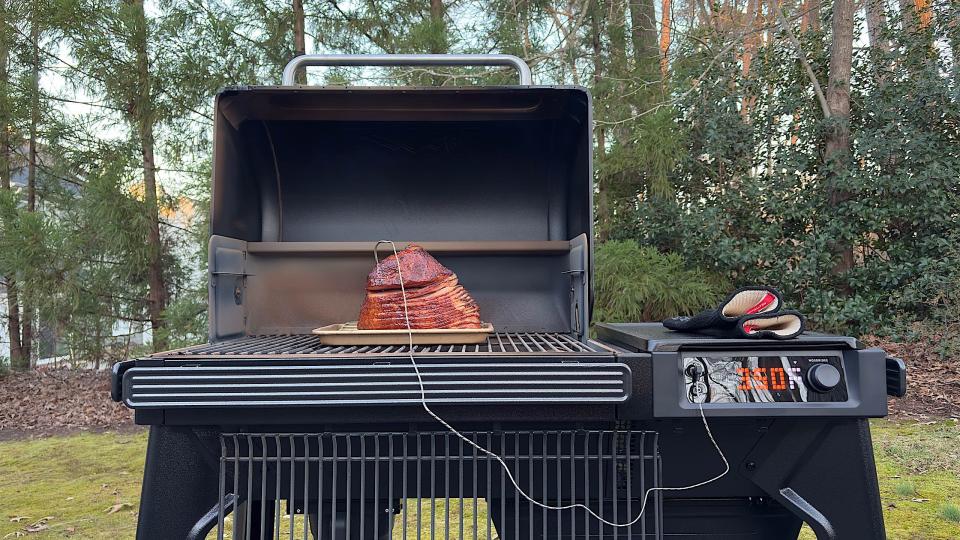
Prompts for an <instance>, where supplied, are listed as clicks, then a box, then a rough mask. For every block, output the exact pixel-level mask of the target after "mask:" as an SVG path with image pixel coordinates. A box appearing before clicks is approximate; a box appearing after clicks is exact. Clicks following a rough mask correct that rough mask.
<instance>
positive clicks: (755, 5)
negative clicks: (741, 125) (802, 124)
mask: <svg viewBox="0 0 960 540" xmlns="http://www.w3.org/2000/svg"><path fill="white" fill-rule="evenodd" d="M762 11H763V0H747V13H746V17H747V20H746V24H745V25H744V29H743V30H744V31H745V32H746V31H750V30H753V29H755V28H756V27H758V26H759V24H757V23H758V20H759V19H760V13H761V12H762ZM761 37H762V36H761V34H760V33H758V32H752V33H750V34H747V35H746V36H744V38H743V57H742V58H741V62H740V75H741V77H742V78H743V80H744V81H746V80H747V79H748V78H749V77H750V66H751V64H752V63H753V55H755V54H756V53H757V47H758V46H759V45H760V39H761ZM754 103H756V96H752V95H749V94H748V93H746V92H744V95H743V99H742V100H741V102H740V116H741V117H742V118H743V121H744V122H749V121H750V110H751V109H752V108H753V105H754Z"/></svg>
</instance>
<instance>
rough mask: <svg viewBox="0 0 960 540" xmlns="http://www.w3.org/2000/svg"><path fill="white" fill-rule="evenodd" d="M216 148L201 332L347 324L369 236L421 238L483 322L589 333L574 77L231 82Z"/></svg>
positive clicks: (583, 184) (587, 124) (579, 96)
mask: <svg viewBox="0 0 960 540" xmlns="http://www.w3.org/2000/svg"><path fill="white" fill-rule="evenodd" d="M214 146H215V159H214V174H213V183H214V185H213V200H212V209H211V232H212V235H213V238H212V240H211V273H212V275H211V282H212V285H216V283H215V282H217V281H222V282H223V283H222V287H221V288H219V289H218V291H219V292H215V291H214V290H213V288H212V289H211V303H210V305H211V338H212V339H214V340H217V339H223V338H225V337H233V336H237V335H244V334H246V335H251V334H258V333H261V334H262V333H286V332H293V333H306V332H309V331H311V330H312V329H314V328H317V327H318V326H323V325H327V324H335V323H343V322H345V321H351V320H355V319H356V318H357V313H358V311H359V306H360V303H361V301H362V295H363V290H362V282H363V279H364V278H365V277H366V274H367V272H369V269H370V267H371V265H372V263H373V261H372V245H373V243H375V242H376V241H377V240H380V239H383V238H389V239H392V240H395V241H398V247H402V246H403V245H405V243H406V242H416V243H418V244H421V245H423V246H424V247H425V248H426V249H427V250H428V251H430V252H431V253H432V254H434V255H435V256H436V257H437V258H438V259H439V260H440V261H441V262H442V263H443V264H444V265H445V266H447V267H448V268H450V269H452V270H453V271H454V272H456V273H457V275H458V276H459V278H460V281H461V283H462V284H463V285H464V287H466V289H467V290H468V291H469V292H470V293H471V294H472V295H473V296H474V298H475V299H476V300H477V302H478V303H479V304H480V307H481V316H482V318H483V320H485V321H487V322H491V323H492V324H493V325H494V326H495V327H496V328H497V329H498V330H503V331H548V332H573V333H577V332H580V333H582V332H583V330H584V329H585V328H586V321H588V320H589V305H588V304H589V301H588V300H586V298H588V296H589V253H590V249H589V240H588V239H589V238H591V237H592V213H591V193H592V180H591V179H592V172H591V167H592V165H591V115H590V97H589V94H588V93H587V92H586V91H585V90H584V89H581V88H573V87H552V86H501V87H458V88H443V87H441V88H343V87H336V88H333V87H303V86H297V87H283V86H278V87H244V88H231V89H227V90H224V91H223V92H221V93H220V95H219V96H218V98H217V102H216V112H215V135H214ZM218 248H223V249H226V250H234V251H236V252H237V254H235V255H229V256H228V254H227V252H224V254H223V256H222V257H220V259H221V261H222V262H224V263H225V265H224V266H229V267H230V268H226V269H224V268H220V269H218V268H216V266H217V265H218V260H217V256H218V254H217V253H216V250H217V249H218ZM230 257H234V258H235V259H237V260H235V261H233V262H227V259H229V258H230ZM581 261H582V262H581ZM237 267H242V268H240V269H239V272H238V270H237ZM236 273H239V274H241V275H243V276H244V279H243V283H241V284H240V288H241V291H240V293H239V294H237V291H236V290H235V289H236V287H237V284H236V283H235V282H234V281H232V279H233V278H232V277H231V276H233V275H234V274H236ZM218 276H222V277H218ZM571 289H574V291H573V292H571ZM238 298H239V303H238ZM574 304H576V306H575V307H574ZM215 312H216V313H215ZM218 323H224V324H222V325H220V327H217V325H218Z"/></svg>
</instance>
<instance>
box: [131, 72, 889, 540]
mask: <svg viewBox="0 0 960 540" xmlns="http://www.w3.org/2000/svg"><path fill="white" fill-rule="evenodd" d="M591 131H592V120H591V111H590V97H589V94H588V93H587V92H586V91H585V90H583V89H580V88H569V87H544V86H523V87H521V86H516V87H482V88H392V89H391V88H374V89H371V88H366V89H353V88H309V87H299V86H297V87H294V86H290V87H256V88H234V89H228V90H225V91H224V92H222V93H221V94H220V95H219V96H218V98H217V104H216V116H215V140H214V148H215V156H214V175H213V176H214V177H213V201H212V213H211V238H210V308H209V309H210V310H209V313H210V333H209V336H210V342H209V343H208V344H206V345H199V346H195V347H188V348H186V349H181V350H177V351H169V352H164V353H158V354H155V355H152V356H150V357H147V358H141V359H137V360H132V361H128V362H124V363H121V364H118V365H117V366H115V368H114V388H113V395H114V398H115V399H117V400H118V401H123V402H124V403H126V404H127V405H128V406H129V407H131V408H133V409H134V410H135V418H136V422H137V423H139V424H146V425H150V426H151V428H150V429H151V431H150V441H149V445H148V451H147V461H146V468H145V471H144V484H143V497H142V501H141V508H140V514H139V527H138V538H140V539H145V540H147V539H154V538H157V539H160V538H163V539H167V538H185V537H186V538H205V537H207V535H208V534H211V535H213V536H211V537H226V538H234V539H238V538H243V539H249V538H257V539H259V538H277V537H284V538H287V537H295V538H324V539H330V540H346V539H361V538H362V539H367V538H371V539H373V538H377V539H380V538H426V537H430V538H435V537H441V536H442V537H443V538H493V537H496V538H502V539H507V538H509V539H516V540H521V539H526V540H529V539H536V538H542V539H571V540H573V539H578V540H580V539H594V538H605V537H606V538H642V539H647V538H690V539H742V538H757V539H783V538H796V537H797V535H798V532H799V530H800V527H801V524H802V522H807V523H808V524H810V526H811V527H812V528H813V529H814V531H815V532H816V533H817V536H818V538H820V539H828V538H841V539H848V538H855V539H860V538H864V539H881V538H884V528H883V517H882V511H881V506H880V499H879V490H878V486H877V478H876V470H875V465H874V462H873V453H872V445H871V441H870V432H869V424H868V421H867V419H868V418H871V417H881V416H884V415H886V390H887V385H888V381H895V382H897V383H898V389H896V390H895V392H898V393H902V388H903V384H905V383H904V381H905V379H904V375H903V368H902V363H899V362H891V361H889V360H888V359H887V358H886V356H885V355H884V354H883V352H882V351H878V350H870V349H864V348H862V347H861V346H860V345H859V344H858V343H857V342H856V341H855V340H853V339H850V338H843V337H837V336H825V335H818V334H812V333H808V334H805V335H803V336H801V337H800V338H798V339H795V340H789V341H787V342H773V341H764V340H717V339H714V338H704V337H700V336H696V335H685V334H678V333H672V332H668V331H666V330H664V329H663V328H662V327H661V326H660V325H656V324H619V325H617V324H611V325H597V326H596V338H594V339H591V338H590V337H589V335H590V334H589V331H588V328H589V321H590V304H591V297H592V294H591V286H590V275H591V242H592V219H593V218H592V210H591V209H592V201H591V199H592V189H593V188H592V165H591V155H592V142H591ZM382 238H390V239H393V240H396V241H398V243H399V244H400V245H401V246H402V245H403V243H404V242H408V241H415V242H417V243H419V244H421V245H423V246H424V247H425V248H426V249H427V250H429V251H431V253H433V254H435V255H436V256H437V257H438V259H439V260H440V261H441V262H442V263H443V264H445V265H446V266H448V267H449V268H451V269H453V270H454V271H455V272H456V273H457V274H458V276H459V278H460V281H461V283H462V284H463V285H464V286H465V287H466V288H467V290H469V291H470V292H471V293H472V294H473V295H474V297H475V298H476V300H477V302H478V304H479V305H480V309H481V315H482V317H483V319H484V320H485V321H487V322H491V323H492V324H493V325H494V327H495V328H496V329H497V333H496V334H494V335H492V336H491V337H490V338H489V339H488V340H487V342H486V343H483V344H479V345H470V346H418V347H416V348H415V350H414V351H413V352H414V354H415V356H416V359H417V362H418V364H419V365H420V366H421V369H422V372H423V376H424V382H425V390H426V399H427V401H428V402H429V403H430V405H431V407H433V408H434V409H435V410H436V411H437V412H438V413H439V414H441V415H442V416H443V417H444V418H445V419H446V420H448V421H449V422H451V423H452V424H453V425H455V426H456V427H457V428H458V429H459V430H461V431H463V432H464V433H465V434H466V435H467V436H468V438H470V440H474V441H476V442H477V443H479V444H481V445H485V446H489V447H490V448H491V450H493V451H495V452H496V453H497V454H498V455H501V456H502V457H503V458H504V460H505V461H506V463H507V468H508V470H509V471H510V472H511V473H512V474H514V475H515V476H516V479H517V482H518V483H519V484H520V485H521V486H522V487H524V489H525V490H527V491H529V492H530V493H531V495H533V496H534V497H535V498H536V499H537V500H542V501H543V502H545V503H547V504H550V505H554V506H555V505H562V504H575V503H577V504H583V505H586V506H588V507H589V508H590V509H591V510H593V511H595V512H597V513H599V514H601V515H603V516H604V517H605V518H607V519H609V520H611V521H615V522H625V521H628V520H629V519H631V518H633V517H635V515H636V512H637V511H639V508H640V505H641V504H642V503H643V498H644V494H645V493H646V492H647V490H649V489H650V488H654V487H665V488H669V487H676V486H685V485H690V484H695V483H698V482H701V481H703V480H706V479H708V478H711V477H713V476H716V475H717V474H719V473H720V472H722V471H723V462H722V460H721V458H720V456H718V455H717V453H716V451H715V450H714V448H713V446H712V444H711V442H710V439H709V437H708V436H707V433H706V431H705V428H704V423H703V421H702V420H701V418H700V405H699V403H698V401H703V400H705V401H707V402H706V403H703V405H702V406H703V411H704V414H705V415H706V417H707V418H708V420H709V423H710V426H711V428H712V431H713V434H714V436H715V438H716V442H717V444H719V446H720V448H721V449H722V450H723V452H724V454H725V456H726V458H727V460H728V461H729V463H730V467H731V470H730V472H729V473H728V474H727V475H725V476H724V477H723V478H721V479H719V480H718V481H716V482H712V483H709V484H707V485H704V486H701V487H697V488H695V489H690V490H683V491H671V490H666V491H652V492H650V497H649V501H648V506H647V509H646V511H645V512H644V515H643V517H642V519H641V520H639V521H638V523H637V524H636V525H634V526H632V527H624V528H614V527H609V526H602V525H601V524H600V523H599V522H598V521H597V520H595V519H593V518H591V517H589V516H588V515H586V513H585V512H584V511H583V510H582V509H573V510H569V509H568V510H560V511H556V510H546V509H543V508H540V507H537V506H535V505H531V504H530V503H528V502H527V501H525V500H524V499H523V498H522V497H519V496H518V495H517V493H516V490H515V489H513V487H512V485H511V484H509V483H508V482H506V481H505V479H504V478H503V477H502V475H503V474H505V471H504V469H503V468H502V467H500V466H499V465H498V464H497V463H495V462H493V461H491V458H490V456H489V455H486V454H483V453H482V452H479V451H477V450H476V449H474V448H472V447H470V445H468V444H467V445H465V447H464V444H462V443H463V441H462V440H460V439H459V438H457V437H455V436H454V435H452V434H450V433H449V432H446V431H444V430H443V429H442V426H440V425H439V424H438V423H437V422H435V421H434V420H433V419H432V418H430V417H429V416H428V415H427V414H426V413H425V412H424V410H423V408H422V407H421V405H420V390H419V385H418V384H417V383H416V379H415V376H414V373H413V370H412V367H411V366H410V359H409V352H410V351H408V350H407V348H406V347H405V346H368V347H332V346H324V345H322V344H321V343H319V340H318V338H317V337H316V336H312V335H310V330H311V329H312V328H316V327H320V326H324V325H327V324H332V323H339V322H346V321H348V320H352V319H355V318H356V314H357V312H358V310H359V306H360V302H361V301H362V298H363V293H364V291H363V286H364V279H365V277H366V275H367V273H368V272H369V270H370V269H371V267H372V265H373V256H372V249H373V246H374V243H375V242H376V241H377V240H380V239H382ZM691 363H702V365H703V366H704V368H705V369H706V372H707V373H708V377H712V378H710V379H701V378H699V377H700V374H699V373H697V374H696V377H694V376H692V375H691V374H690V373H691V372H688V371H687V370H688V368H689V367H690V365H691ZM826 364H829V365H830V367H822V365H826ZM781 365H782V367H781ZM737 366H740V367H737ZM891 366H892V367H891ZM814 367H816V369H817V370H820V372H821V373H823V372H824V371H826V372H829V371H830V370H831V369H833V370H837V371H838V372H839V374H840V381H841V386H842V388H836V389H832V390H822V389H818V388H817V387H816V384H815V383H816V382H817V381H816V380H814V377H813V375H812V374H811V373H812V372H813V371H815V370H814ZM754 369H758V370H760V371H759V372H756V373H760V374H761V375H762V376H763V378H762V381H761V379H754V378H753V376H754V374H755V372H754V371H753V370H754ZM781 369H782V370H783V371H778V370H781ZM737 370H741V371H737ZM742 370H746V371H742ZM764 370H772V371H770V372H769V373H772V374H773V375H774V376H773V377H772V378H768V377H767V372H766V371H764ZM891 370H892V371H893V372H891ZM741 372H743V373H746V377H747V379H745V380H742V381H739V384H741V385H747V386H746V388H747V389H746V390H738V389H737V385H738V381H737V380H736V379H735V377H736V376H738V374H740V373H741ZM784 374H786V375H784ZM786 376H789V382H790V387H789V389H787V387H786V386H783V389H778V388H780V387H779V386H777V385H778V384H779V385H786V382H787V380H788V379H787V378H782V377H786ZM731 377H734V378H733V379H731ZM730 380H733V382H732V383H731V382H730ZM811 381H813V382H811ZM700 383H703V384H704V386H703V387H702V392H701V386H700ZM707 383H709V384H707ZM731 384H732V385H733V386H730V385H731ZM750 384H754V385H760V384H763V385H767V384H770V385H771V386H770V389H767V388H766V387H764V388H762V389H758V388H751V387H750V386H749V385H750ZM724 385H727V386H724ZM725 388H726V389H728V390H729V392H728V393H729V395H727V396H724V395H723V391H724V389H725ZM768 390H769V391H768ZM821 390H822V391H821ZM438 500H439V502H437V501H438ZM453 510H455V511H453ZM451 511H452V513H451ZM438 516H440V517H438ZM451 516H452V517H451ZM474 518H476V519H477V523H476V524H474V521H473V520H474ZM484 519H485V520H488V521H487V523H483V522H482V521H483V520H484ZM291 535H292V536H291Z"/></svg>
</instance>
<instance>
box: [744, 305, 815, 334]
mask: <svg viewBox="0 0 960 540" xmlns="http://www.w3.org/2000/svg"><path fill="white" fill-rule="evenodd" d="M805 327H806V320H805V319H804V318H803V315H801V314H800V313H799V312H797V311H793V310H786V311H780V312H778V313H759V314H757V315H746V316H744V317H742V318H741V319H740V320H738V321H737V326H736V329H737V332H738V333H739V335H738V336H737V337H749V338H772V339H790V338H795V337H797V336H799V335H800V334H802V333H803V330H804V328H805Z"/></svg>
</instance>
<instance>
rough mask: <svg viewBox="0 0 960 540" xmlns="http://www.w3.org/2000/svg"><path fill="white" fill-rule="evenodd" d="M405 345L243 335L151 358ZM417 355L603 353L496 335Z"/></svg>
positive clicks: (369, 351)
mask: <svg viewBox="0 0 960 540" xmlns="http://www.w3.org/2000/svg"><path fill="white" fill-rule="evenodd" d="M409 350H410V348H409V346H406V345H365V346H345V345H340V346H334V345H324V344H323V343H320V337H319V336H314V335H268V336H247V337H242V338H237V339H233V340H229V341H222V342H218V343H211V344H205V345H197V346H194V347H187V348H184V349H177V350H175V351H168V352H161V353H156V354H154V355H153V356H155V357H164V358H177V357H196V356H216V357H249V356H261V357H262V356H287V355H293V356H313V355H349V356H368V355H391V356H399V355H406V354H408V351H409ZM414 351H415V352H416V353H417V354H443V355H469V354H603V351H599V350H595V349H593V348H591V347H590V346H589V345H587V344H585V343H583V342H580V341H578V340H577V339H575V338H573V337H572V336H570V335H567V334H560V333H551V332H533V333H530V332H498V333H496V334H494V335H492V336H490V337H488V338H487V340H486V342H485V343H480V344H476V345H417V346H415V347H414Z"/></svg>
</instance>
